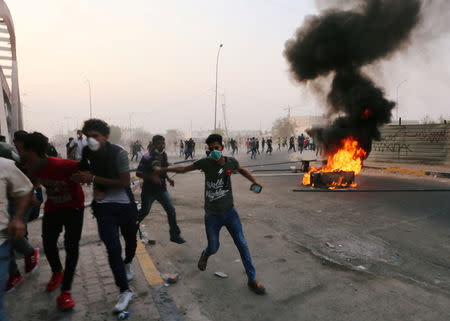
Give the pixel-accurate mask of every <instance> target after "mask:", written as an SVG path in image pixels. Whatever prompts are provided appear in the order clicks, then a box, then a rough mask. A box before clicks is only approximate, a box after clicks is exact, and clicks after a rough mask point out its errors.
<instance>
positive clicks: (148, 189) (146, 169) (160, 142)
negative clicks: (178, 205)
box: [136, 135, 185, 244]
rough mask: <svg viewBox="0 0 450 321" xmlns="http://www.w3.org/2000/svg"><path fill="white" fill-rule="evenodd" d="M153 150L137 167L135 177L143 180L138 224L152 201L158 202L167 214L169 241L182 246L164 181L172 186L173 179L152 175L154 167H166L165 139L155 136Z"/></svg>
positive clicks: (163, 175)
mask: <svg viewBox="0 0 450 321" xmlns="http://www.w3.org/2000/svg"><path fill="white" fill-rule="evenodd" d="M152 142H153V149H152V150H151V151H149V152H148V153H146V154H145V155H144V156H143V157H142V159H141V161H140V163H139V166H138V169H137V171H136V176H137V177H140V178H143V179H144V184H143V185H142V192H141V209H140V211H139V214H138V221H139V223H140V222H141V221H142V220H143V219H144V218H145V217H146V216H147V215H148V213H149V212H150V209H151V207H152V204H153V202H154V201H158V202H159V203H160V204H161V205H162V207H163V208H164V210H165V211H166V214H167V220H168V221H169V227H170V230H169V234H170V241H172V242H175V243H178V244H182V243H184V242H185V240H184V239H183V238H182V237H181V236H180V233H181V232H180V228H179V227H178V224H177V215H176V212H175V207H174V206H173V202H172V199H171V198H170V195H169V192H168V191H167V185H166V181H168V182H169V184H170V185H171V186H174V184H175V183H174V181H173V179H171V178H169V177H168V176H167V173H162V174H161V175H160V176H159V177H157V179H156V181H155V177H154V175H153V172H154V167H156V166H157V167H167V166H169V163H168V161H167V154H166V152H165V145H166V142H165V139H164V137H163V136H161V135H155V136H153V139H152Z"/></svg>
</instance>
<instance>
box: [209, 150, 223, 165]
mask: <svg viewBox="0 0 450 321" xmlns="http://www.w3.org/2000/svg"><path fill="white" fill-rule="evenodd" d="M209 157H211V158H212V159H214V160H215V161H216V162H217V161H218V160H219V159H220V157H222V152H221V151H220V150H216V149H215V150H213V151H211V153H209Z"/></svg>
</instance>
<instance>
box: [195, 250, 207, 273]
mask: <svg viewBox="0 0 450 321" xmlns="http://www.w3.org/2000/svg"><path fill="white" fill-rule="evenodd" d="M207 264H208V256H207V255H206V254H205V252H202V255H200V258H199V259H198V264H197V266H198V269H199V270H200V271H205V270H206V265H207Z"/></svg>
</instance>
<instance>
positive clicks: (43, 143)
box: [23, 132, 48, 157]
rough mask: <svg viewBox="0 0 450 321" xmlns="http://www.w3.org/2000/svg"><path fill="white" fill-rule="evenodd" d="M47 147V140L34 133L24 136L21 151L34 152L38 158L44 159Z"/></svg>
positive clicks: (41, 135)
mask: <svg viewBox="0 0 450 321" xmlns="http://www.w3.org/2000/svg"><path fill="white" fill-rule="evenodd" d="M47 147H48V138H47V137H46V136H44V135H43V134H41V133H38V132H34V133H31V134H27V135H26V136H24V140H23V149H24V150H25V151H28V152H35V153H36V154H37V155H38V156H39V157H44V156H45V154H46V151H47Z"/></svg>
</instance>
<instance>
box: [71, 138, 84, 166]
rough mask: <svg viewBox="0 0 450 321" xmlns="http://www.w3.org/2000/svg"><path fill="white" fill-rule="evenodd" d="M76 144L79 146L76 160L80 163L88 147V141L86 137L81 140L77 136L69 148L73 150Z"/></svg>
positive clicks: (76, 151)
mask: <svg viewBox="0 0 450 321" xmlns="http://www.w3.org/2000/svg"><path fill="white" fill-rule="evenodd" d="M75 144H77V149H76V150H75V160H77V161H80V160H81V158H82V156H83V148H84V146H86V145H87V140H86V138H85V137H84V136H83V137H81V139H80V138H79V137H78V136H77V138H76V139H74V140H72V142H71V143H70V145H69V147H71V148H72V147H73V146H75Z"/></svg>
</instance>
